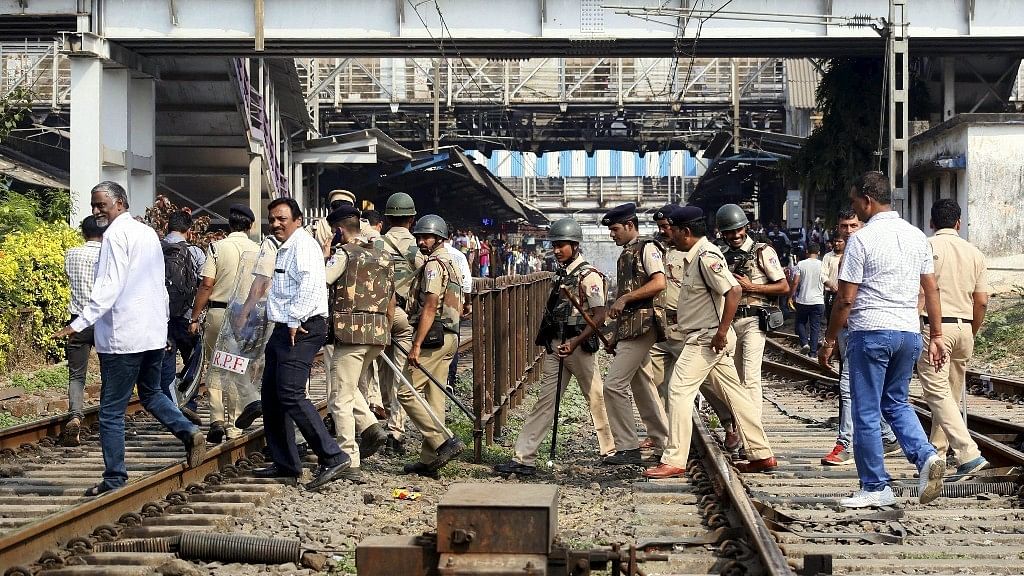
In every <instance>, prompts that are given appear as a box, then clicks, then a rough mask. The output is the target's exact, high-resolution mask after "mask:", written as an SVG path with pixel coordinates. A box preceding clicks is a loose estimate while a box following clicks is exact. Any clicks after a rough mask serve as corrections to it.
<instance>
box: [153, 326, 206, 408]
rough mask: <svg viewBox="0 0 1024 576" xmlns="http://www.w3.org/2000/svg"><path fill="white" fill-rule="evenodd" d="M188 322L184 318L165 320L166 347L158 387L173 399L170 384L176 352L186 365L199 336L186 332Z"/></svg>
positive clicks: (171, 382)
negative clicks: (179, 353)
mask: <svg viewBox="0 0 1024 576" xmlns="http://www.w3.org/2000/svg"><path fill="white" fill-rule="evenodd" d="M188 322H189V320H188V319H185V318H171V319H170V320H169V321H168V322H167V349H166V350H165V354H164V359H163V365H162V367H161V370H160V389H161V390H163V392H164V394H166V395H167V397H168V398H170V399H171V400H174V395H173V394H172V393H171V386H173V385H174V377H175V376H176V375H177V368H178V366H177V364H178V352H181V360H182V361H183V362H184V363H185V365H186V366H188V361H189V360H190V359H191V358H192V353H193V352H195V350H196V344H197V343H198V342H199V338H197V337H196V336H193V335H191V334H189V333H188Z"/></svg>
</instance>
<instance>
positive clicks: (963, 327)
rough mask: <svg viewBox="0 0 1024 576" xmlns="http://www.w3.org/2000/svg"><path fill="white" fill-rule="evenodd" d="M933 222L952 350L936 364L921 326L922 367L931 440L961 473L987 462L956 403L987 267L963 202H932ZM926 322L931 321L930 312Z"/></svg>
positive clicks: (945, 333)
mask: <svg viewBox="0 0 1024 576" xmlns="http://www.w3.org/2000/svg"><path fill="white" fill-rule="evenodd" d="M931 226H932V229H933V230H935V234H934V235H932V237H931V238H929V239H928V243H929V244H931V247H932V254H933V257H934V259H935V283H936V284H938V286H939V298H940V301H941V304H942V314H943V317H942V339H943V340H945V346H946V350H948V351H949V362H947V363H946V364H945V365H944V366H942V367H941V368H935V366H934V365H932V363H931V362H930V361H929V358H928V352H927V350H928V343H929V340H931V337H930V334H929V332H930V330H922V331H921V336H922V338H924V345H923V348H922V349H923V350H924V352H922V354H921V358H920V360H918V362H917V372H918V374H919V375H920V378H921V389H922V391H923V392H924V399H925V400H926V401H927V402H928V407H929V408H930V409H931V411H932V429H931V437H930V440H931V443H932V444H934V445H935V449H936V450H937V451H938V453H939V456H940V457H941V456H943V455H945V454H946V450H947V449H948V448H952V449H953V454H954V456H955V457H956V459H957V462H958V463H959V466H958V467H957V469H956V474H957V475H958V476H960V477H961V478H962V477H963V476H965V475H968V474H973V473H974V472H977V471H979V470H983V469H985V468H987V467H988V465H989V463H988V460H986V459H985V457H984V456H982V455H981V452H979V451H978V445H977V443H975V441H974V439H972V438H971V435H970V432H969V431H968V430H967V424H966V423H965V422H964V420H963V418H961V416H960V413H959V410H957V405H958V404H959V402H960V397H961V395H962V394H963V391H964V386H965V385H966V382H965V377H966V371H967V362H968V360H970V359H971V355H972V354H974V336H975V335H976V334H977V333H978V330H980V329H981V324H982V322H984V320H985V310H986V308H987V307H988V291H989V288H988V280H987V275H988V270H987V269H986V266H985V256H984V255H983V254H982V253H981V251H980V250H978V249H977V248H976V247H974V246H973V245H971V243H970V242H968V241H967V240H964V239H963V238H961V237H960V234H959V231H960V205H959V204H957V203H956V201H955V200H952V199H950V198H943V199H941V200H936V201H935V203H934V204H932V214H931ZM921 321H922V322H924V323H925V324H928V317H927V316H922V317H921Z"/></svg>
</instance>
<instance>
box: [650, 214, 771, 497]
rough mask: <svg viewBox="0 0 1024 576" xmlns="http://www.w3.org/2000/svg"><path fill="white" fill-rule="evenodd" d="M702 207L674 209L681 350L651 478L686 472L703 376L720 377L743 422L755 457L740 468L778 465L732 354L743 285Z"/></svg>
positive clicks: (672, 230)
mask: <svg viewBox="0 0 1024 576" xmlns="http://www.w3.org/2000/svg"><path fill="white" fill-rule="evenodd" d="M706 233H707V222H706V220H705V218H704V211H703V210H701V209H700V208H698V207H696V206H684V207H682V208H680V209H678V210H676V211H674V212H673V213H672V227H671V228H670V234H671V235H672V243H673V244H675V246H676V247H677V248H678V249H680V250H683V251H685V252H686V254H685V256H684V261H685V266H686V268H685V271H684V275H683V281H682V287H681V288H680V291H679V304H678V305H677V307H676V310H677V311H678V315H679V317H678V325H677V327H676V329H678V330H679V331H680V332H681V333H682V334H683V340H684V345H683V351H682V354H680V356H679V360H678V361H677V362H676V365H675V368H674V369H673V371H672V379H671V380H670V381H669V393H668V411H669V414H670V415H671V418H670V420H669V422H670V431H669V439H668V445H667V446H666V447H665V451H664V453H663V454H662V456H661V464H660V465H658V466H655V467H653V468H648V469H647V470H646V471H645V472H644V475H645V476H647V477H648V478H673V477H677V476H682V475H683V474H684V473H685V472H686V462H687V458H688V455H689V452H690V438H691V434H692V432H693V430H692V427H693V422H692V413H693V400H694V398H695V397H696V395H697V391H698V390H699V389H700V385H701V383H702V382H703V381H704V379H705V378H708V377H710V378H712V379H713V380H717V383H718V385H719V387H720V388H721V390H722V393H723V394H724V396H725V398H726V401H728V403H729V405H730V406H731V407H732V412H733V415H734V417H735V418H736V423H737V425H738V427H739V431H740V436H741V437H742V439H743V442H744V444H745V445H746V446H747V453H748V454H749V455H750V457H751V458H753V460H751V461H750V462H747V463H741V464H739V465H738V466H737V467H738V468H739V469H740V471H742V472H761V471H765V470H770V469H773V468H775V467H776V466H777V463H776V462H775V457H774V455H773V454H772V450H771V447H770V446H769V445H768V439H767V438H766V437H765V433H764V427H763V426H762V425H761V421H760V420H757V419H755V418H753V414H754V410H753V406H751V404H752V402H751V399H750V397H749V396H748V395H747V393H746V390H745V389H744V388H743V385H742V384H740V380H739V376H738V375H737V373H736V365H735V364H734V363H733V361H732V359H731V358H730V357H729V355H730V354H731V353H732V352H733V350H734V349H735V347H736V334H735V332H734V331H733V329H732V320H733V315H734V314H735V312H736V306H737V305H738V304H739V300H740V296H741V294H742V289H741V288H740V287H739V284H737V283H736V279H735V278H734V277H733V275H732V274H731V273H730V272H729V269H728V267H727V266H726V262H725V258H724V257H723V256H722V253H721V252H720V251H719V250H718V248H717V247H715V245H714V244H712V243H711V242H709V241H708V239H707V238H706V237H705V235H706Z"/></svg>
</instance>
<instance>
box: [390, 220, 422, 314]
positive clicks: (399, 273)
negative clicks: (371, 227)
mask: <svg viewBox="0 0 1024 576" xmlns="http://www.w3.org/2000/svg"><path fill="white" fill-rule="evenodd" d="M381 243H382V244H383V245H384V246H385V248H384V251H385V252H387V254H388V256H389V257H390V258H391V263H392V264H393V265H394V268H395V293H396V294H398V295H399V296H401V297H402V298H403V299H406V300H408V298H409V294H411V293H412V291H411V288H412V281H413V278H414V277H415V276H416V272H418V269H417V268H416V256H417V255H418V254H419V248H418V247H417V246H416V242H415V241H413V242H410V243H409V246H408V248H407V249H406V250H405V251H404V252H403V251H402V250H401V246H402V244H401V242H399V241H396V240H395V239H394V238H392V237H391V236H389V235H387V234H385V235H384V236H381Z"/></svg>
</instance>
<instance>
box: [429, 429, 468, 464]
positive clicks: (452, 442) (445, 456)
mask: <svg viewBox="0 0 1024 576" xmlns="http://www.w3.org/2000/svg"><path fill="white" fill-rule="evenodd" d="M465 449H466V445H465V444H463V443H462V440H459V439H458V438H456V437H454V436H452V437H451V438H449V439H447V440H445V441H444V442H443V443H442V444H441V445H440V446H438V447H437V451H436V452H437V458H435V459H434V461H433V462H431V463H430V467H431V468H433V469H434V470H440V469H441V468H444V465H445V464H447V463H449V462H451V461H452V458H455V457H456V456H458V455H459V454H462V451H463V450H465Z"/></svg>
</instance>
